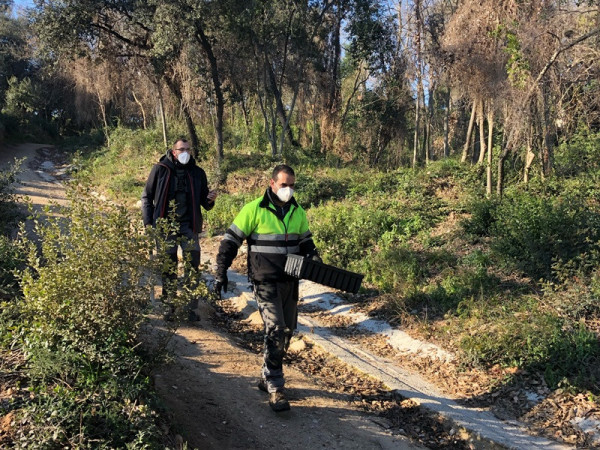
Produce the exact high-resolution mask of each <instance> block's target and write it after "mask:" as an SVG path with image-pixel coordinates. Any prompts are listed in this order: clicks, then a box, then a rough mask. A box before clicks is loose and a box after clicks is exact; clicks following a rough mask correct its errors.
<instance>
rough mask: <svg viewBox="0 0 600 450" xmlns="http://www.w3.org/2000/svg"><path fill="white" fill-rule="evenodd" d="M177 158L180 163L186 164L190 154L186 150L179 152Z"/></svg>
mask: <svg viewBox="0 0 600 450" xmlns="http://www.w3.org/2000/svg"><path fill="white" fill-rule="evenodd" d="M177 160H178V161H179V162H180V163H181V164H187V163H188V162H189V161H190V154H189V153H188V152H183V153H180V154H179V156H178V157H177Z"/></svg>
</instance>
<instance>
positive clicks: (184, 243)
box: [162, 222, 200, 310]
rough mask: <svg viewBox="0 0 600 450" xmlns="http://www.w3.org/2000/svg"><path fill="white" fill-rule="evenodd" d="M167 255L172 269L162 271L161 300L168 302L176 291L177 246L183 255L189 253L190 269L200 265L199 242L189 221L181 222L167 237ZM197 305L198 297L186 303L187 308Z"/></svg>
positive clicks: (196, 268)
mask: <svg viewBox="0 0 600 450" xmlns="http://www.w3.org/2000/svg"><path fill="white" fill-rule="evenodd" d="M167 243H168V244H170V245H168V246H167V250H166V253H167V256H168V257H169V259H170V260H171V262H172V268H173V270H171V271H168V272H163V274H162V285H163V300H164V301H165V302H169V299H172V298H173V297H174V296H175V294H176V292H177V248H178V247H179V245H181V249H182V250H183V254H184V257H185V255H186V254H189V255H190V264H191V266H192V269H194V270H198V267H199V266H200V242H199V241H198V233H194V232H193V231H192V227H191V224H190V223H189V222H183V223H181V224H180V225H179V232H178V233H173V234H170V235H169V236H168V237H167ZM185 277H186V278H191V277H190V274H185ZM197 307H198V299H197V298H194V299H192V300H191V301H190V304H189V305H188V309H189V310H193V309H196V308H197Z"/></svg>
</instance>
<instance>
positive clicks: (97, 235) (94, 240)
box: [14, 191, 160, 448]
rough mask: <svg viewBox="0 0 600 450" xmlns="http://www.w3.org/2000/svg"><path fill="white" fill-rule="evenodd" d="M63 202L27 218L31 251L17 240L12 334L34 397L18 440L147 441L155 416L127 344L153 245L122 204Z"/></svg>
mask: <svg viewBox="0 0 600 450" xmlns="http://www.w3.org/2000/svg"><path fill="white" fill-rule="evenodd" d="M70 200H71V206H70V207H68V208H64V209H62V210H61V212H60V215H58V216H53V217H48V218H46V219H45V220H44V221H43V222H42V221H36V225H35V232H36V234H37V236H38V237H39V240H36V242H39V243H40V244H39V245H40V246H39V247H38V245H37V244H36V243H35V242H33V241H27V240H26V241H24V244H25V247H26V248H27V249H28V250H27V262H28V265H29V267H28V268H27V270H25V271H24V272H23V273H22V277H21V286H22V290H23V297H24V298H23V301H22V302H20V303H19V309H20V320H21V325H20V329H21V331H20V332H19V333H18V336H22V338H21V345H22V348H23V350H24V351H25V353H26V355H27V359H28V364H29V374H30V376H31V378H32V386H33V388H32V389H34V392H33V394H34V397H33V400H32V401H31V402H30V403H29V404H28V405H27V406H26V407H25V409H24V412H23V417H22V422H21V424H22V426H21V427H20V431H19V433H20V435H19V436H18V437H17V438H18V439H19V440H20V442H21V444H25V443H26V442H30V443H32V444H33V443H35V445H36V446H39V447H44V448H50V447H52V448H58V447H64V446H68V447H69V446H72V445H74V444H73V443H74V442H75V441H76V443H77V446H79V447H82V448H88V447H94V448H124V447H127V446H131V445H134V444H135V445H139V446H142V447H143V446H156V445H157V442H158V441H157V439H158V436H159V434H160V433H159V432H158V430H157V428H156V425H155V421H154V413H153V412H152V410H150V409H149V408H148V407H147V406H142V405H141V404H140V400H143V401H144V403H146V400H144V397H145V396H147V395H149V394H148V393H149V383H148V378H147V376H146V375H144V374H145V373H147V364H146V363H145V362H144V359H143V358H142V357H141V355H140V353H139V352H138V351H137V350H136V348H137V342H138V335H139V332H140V327H141V324H142V323H143V321H144V311H145V309H146V307H147V304H148V298H149V294H150V292H149V290H150V288H151V286H152V283H148V272H147V271H148V270H149V269H148V268H149V267H150V268H151V267H153V265H152V264H151V263H150V261H149V258H148V256H149V254H150V249H151V248H153V246H154V243H153V241H152V240H151V239H150V238H149V237H148V236H146V235H145V234H144V233H143V230H140V229H139V228H137V227H135V226H133V225H132V224H134V223H139V220H138V221H135V220H132V217H130V215H129V214H128V213H127V212H126V210H125V209H124V208H121V207H115V206H111V205H109V204H104V203H101V202H98V200H96V199H93V198H90V197H89V196H88V195H87V193H86V192H85V191H78V192H73V193H70ZM14 339H16V338H14ZM30 439H34V441H33V442H31V441H30Z"/></svg>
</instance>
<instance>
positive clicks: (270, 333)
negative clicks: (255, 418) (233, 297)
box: [254, 279, 298, 392]
mask: <svg viewBox="0 0 600 450" xmlns="http://www.w3.org/2000/svg"><path fill="white" fill-rule="evenodd" d="M254 295H255V297H256V302H257V303H258V310H259V311H260V315H261V317H262V320H263V324H264V333H265V336H264V362H263V366H262V370H261V376H262V378H263V380H265V382H266V385H267V390H268V391H269V392H277V391H280V390H283V388H284V386H285V380H284V377H283V357H284V356H285V354H286V352H287V349H288V346H289V344H290V339H291V337H292V333H293V332H294V330H295V329H296V325H297V323H298V280H293V279H290V280H285V281H261V282H254Z"/></svg>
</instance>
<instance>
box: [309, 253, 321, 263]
mask: <svg viewBox="0 0 600 450" xmlns="http://www.w3.org/2000/svg"><path fill="white" fill-rule="evenodd" d="M310 259H311V260H313V261H316V262H319V263H322V262H323V260H322V259H321V257H320V256H319V255H318V254H317V253H315V254H314V255H312V256H311V257H310Z"/></svg>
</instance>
